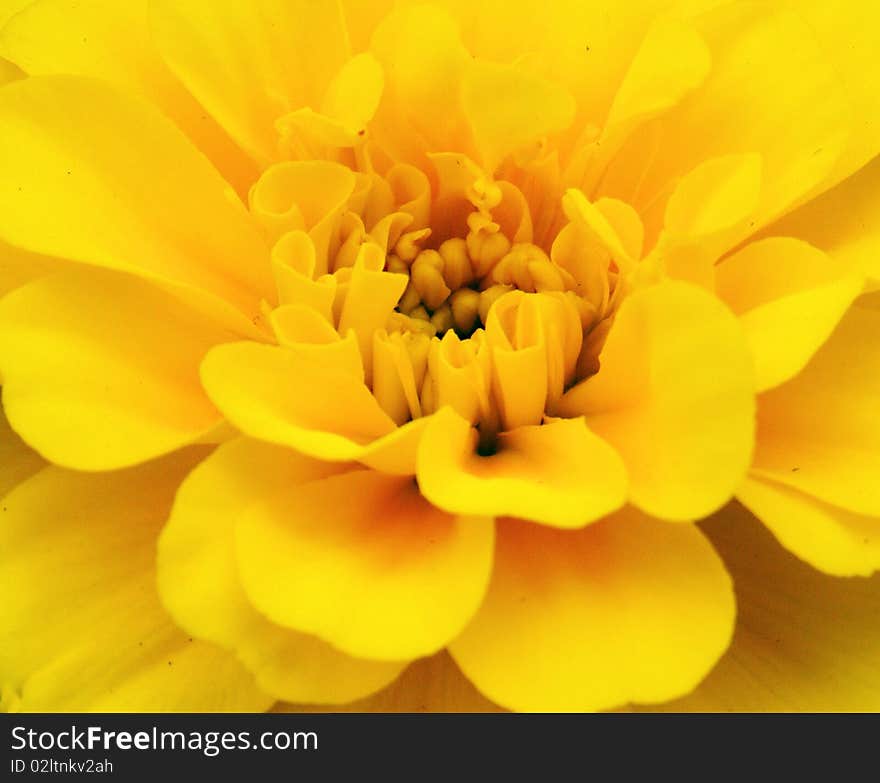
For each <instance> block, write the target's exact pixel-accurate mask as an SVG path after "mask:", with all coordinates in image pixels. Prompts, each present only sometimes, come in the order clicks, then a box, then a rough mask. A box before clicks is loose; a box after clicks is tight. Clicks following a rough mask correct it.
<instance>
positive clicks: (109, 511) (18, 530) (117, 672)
mask: <svg viewBox="0 0 880 783" xmlns="http://www.w3.org/2000/svg"><path fill="white" fill-rule="evenodd" d="M203 453H204V451H203V450H201V449H200V450H190V451H187V452H179V453H177V454H175V455H174V456H172V457H169V458H167V459H164V460H160V461H156V462H152V463H150V464H148V465H143V466H139V467H137V468H132V469H129V470H126V471H124V472H114V473H108V474H96V475H86V474H82V473H72V472H68V471H65V470H63V469H61V468H55V467H50V468H46V469H45V470H43V471H41V472H40V473H38V474H37V475H35V476H33V477H32V478H30V479H29V480H28V481H26V482H25V483H24V484H21V485H19V487H18V488H16V489H15V490H13V492H12V493H10V494H9V495H8V496H7V497H6V499H5V500H4V501H3V506H4V513H3V525H2V527H0V551H2V552H3V556H2V560H0V589H2V592H3V601H2V604H0V680H2V682H4V683H5V684H6V685H8V686H9V687H10V688H11V689H14V690H15V692H16V693H17V698H15V705H14V706H15V707H17V708H18V709H21V710H24V711H37V712H47V711H49V712H79V711H97V712H128V711H136V712H167V711H186V712H207V711H233V712H241V711H254V710H262V709H266V708H267V707H268V706H269V705H270V704H271V702H272V699H271V697H269V696H266V695H265V694H264V693H262V692H260V691H259V690H258V689H257V688H256V686H255V685H254V682H253V679H252V677H251V676H250V675H249V674H248V673H247V672H246V671H245V670H244V669H243V668H242V667H241V666H240V665H239V664H238V663H237V662H236V661H235V660H234V658H233V657H232V656H230V655H228V654H226V653H224V652H223V651H222V650H220V649H218V648H216V647H213V646H212V645H209V644H206V643H204V642H198V641H193V640H192V639H189V638H188V637H187V636H186V634H184V633H183V632H182V631H180V630H178V629H177V627H176V626H175V625H174V624H173V623H172V622H171V620H170V618H169V617H168V616H167V614H166V613H165V612H164V610H163V609H162V607H161V606H160V604H159V601H158V598H157V595H156V587H155V581H154V580H155V568H154V557H155V554H154V551H155V550H154V546H155V539H156V535H157V534H158V531H159V527H160V526H161V524H162V521H163V520H164V519H165V516H166V514H167V513H168V508H169V506H170V505H171V499H172V497H173V495H174V491H175V490H176V488H177V484H178V483H179V481H180V480H181V478H182V477H183V476H184V475H185V473H186V471H187V470H188V469H189V468H190V467H191V466H192V465H193V463H194V462H195V461H196V460H197V459H198V458H199V457H200V456H202V455H203ZM120 521H124V524H120Z"/></svg>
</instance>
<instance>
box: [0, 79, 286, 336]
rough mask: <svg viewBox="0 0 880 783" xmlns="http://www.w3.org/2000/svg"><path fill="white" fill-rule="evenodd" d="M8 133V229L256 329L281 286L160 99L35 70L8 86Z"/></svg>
mask: <svg viewBox="0 0 880 783" xmlns="http://www.w3.org/2000/svg"><path fill="white" fill-rule="evenodd" d="M96 118H100V121H97V120H96ZM0 135H2V138H3V145H2V147H0V169H2V171H3V177H2V179H0V238H2V239H4V240H6V241H7V242H9V243H10V244H13V245H16V246H18V247H21V248H23V249H25V250H29V251H31V252H35V253H43V254H46V255H50V256H59V257H61V258H70V259H73V260H75V261H81V262H85V263H89V264H95V265H98V266H105V267H110V268H114V269H121V270H125V271H130V272H134V273H137V274H141V275H143V276H146V277H148V278H151V279H154V280H159V281H161V282H164V283H166V284H169V285H173V286H175V287H176V288H178V289H180V290H185V291H186V292H187V295H189V296H192V297H196V298H197V301H198V302H199V303H200V304H202V305H204V306H207V305H208V303H210V306H211V307H212V309H213V310H214V311H215V312H216V313H217V314H219V315H222V316H223V317H225V318H226V320H227V322H228V323H230V324H234V325H235V327H236V328H237V329H239V330H241V331H242V332H244V333H248V334H253V333H254V332H255V329H254V326H253V324H252V323H251V319H253V318H254V317H255V316H257V315H259V313H260V308H259V302H260V299H261V298H263V297H265V298H268V299H271V298H272V292H273V290H274V288H273V283H272V279H271V270H270V266H269V262H268V249H267V248H266V246H265V244H264V241H263V238H262V236H261V235H260V233H259V231H258V230H257V228H256V226H255V225H254V224H253V223H252V221H251V219H250V216H249V215H248V214H247V212H246V210H245V208H244V206H243V205H242V203H241V202H240V200H239V199H238V197H237V196H236V195H235V193H234V192H233V190H232V188H231V187H230V186H229V185H228V183H226V182H225V181H224V180H223V179H222V178H221V177H220V175H219V174H218V173H217V171H216V170H215V169H214V168H213V167H212V166H211V165H210V163H209V162H208V161H207V160H206V159H205V158H204V157H203V156H202V155H201V154H200V153H199V152H198V150H196V149H195V148H194V147H193V146H192V144H191V143H190V142H189V140H188V139H187V138H186V137H185V136H184V135H183V134H182V133H181V132H180V131H179V130H178V129H177V128H176V127H175V126H174V125H173V124H172V123H171V122H170V121H169V120H168V119H167V118H165V117H163V116H162V115H161V114H160V113H159V112H158V111H157V110H156V109H155V108H154V107H152V106H150V105H149V104H148V103H147V102H146V101H143V100H142V99H140V98H136V97H134V96H130V95H126V94H124V93H122V92H120V91H119V90H117V89H116V88H114V87H111V86H109V85H107V84H105V83H102V82H99V81H96V80H92V79H87V78H84V77H77V76H42V77H32V78H30V79H22V80H20V81H17V82H13V83H12V84H9V85H7V86H6V87H4V88H3V89H2V90H0Z"/></svg>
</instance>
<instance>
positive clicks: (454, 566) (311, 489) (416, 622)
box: [236, 470, 494, 661]
mask: <svg viewBox="0 0 880 783" xmlns="http://www.w3.org/2000/svg"><path fill="white" fill-rule="evenodd" d="M493 541H494V527H493V523H492V520H491V519H489V518H481V517H453V516H451V515H449V514H446V513H444V512H443V511H440V510H439V509H436V508H433V507H432V506H431V505H430V504H429V503H428V502H427V501H425V500H424V499H423V498H422V496H421V495H420V494H419V491H418V488H417V487H416V485H415V483H414V482H413V481H412V479H409V478H398V477H392V476H385V475H382V474H380V473H376V472H374V471H369V470H358V471H353V472H349V473H344V474H341V475H337V476H331V477H329V478H325V479H318V480H315V481H311V482H308V483H306V484H301V485H299V486H297V487H295V488H293V490H292V491H281V492H279V493H276V494H275V495H274V496H272V497H270V498H263V499H262V500H261V501H259V502H257V503H255V504H254V505H252V506H250V507H249V508H248V510H247V511H246V512H245V513H244V515H243V516H242V517H241V519H239V521H238V524H237V527H236V551H237V555H238V565H239V572H240V574H241V579H242V584H243V585H244V589H245V592H246V593H247V595H248V597H249V598H250V600H251V601H252V602H253V604H254V605H255V606H256V607H257V608H258V609H259V610H260V611H261V612H262V613H263V614H265V615H266V616H267V617H269V619H271V620H272V621H273V622H276V623H278V624H279V625H283V626H285V627H289V628H294V629H296V630H299V631H302V632H305V633H312V634H315V635H316V636H318V637H319V638H321V639H324V640H326V641H328V642H330V643H331V644H332V645H334V646H335V647H337V648H339V649H340V650H343V651H345V652H347V653H348V654H350V655H356V656H360V657H365V658H373V659H380V660H392V661H395V660H396V661H399V660H407V659H410V658H413V657H416V656H419V655H425V654H430V653H434V652H436V651H437V650H439V649H441V648H442V647H444V646H445V644H446V643H447V642H448V641H449V640H450V639H452V638H454V637H455V636H456V635H457V634H458V633H459V632H460V631H461V629H462V628H463V627H464V625H465V624H466V623H467V621H468V620H469V619H470V618H471V617H472V616H473V614H474V612H475V611H476V609H477V607H478V606H479V604H480V601H481V600H482V598H483V594H484V592H485V589H486V585H487V583H488V581H489V573H490V571H491V568H492V546H493ZM328 575H332V578H330V577H328Z"/></svg>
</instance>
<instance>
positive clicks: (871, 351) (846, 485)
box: [753, 304, 880, 516]
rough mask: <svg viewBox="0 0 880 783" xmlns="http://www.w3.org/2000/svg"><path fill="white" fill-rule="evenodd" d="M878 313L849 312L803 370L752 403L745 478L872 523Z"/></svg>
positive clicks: (878, 467) (878, 510)
mask: <svg viewBox="0 0 880 783" xmlns="http://www.w3.org/2000/svg"><path fill="white" fill-rule="evenodd" d="M878 403H880V311H877V310H872V309H869V308H866V307H861V306H859V305H858V304H856V305H855V306H853V307H851V308H850V309H849V311H848V313H847V314H846V315H845V316H844V318H843V320H842V321H841V322H840V324H839V325H838V327H837V329H836V330H835V332H834V334H832V336H831V338H830V339H829V340H828V342H826V343H825V345H823V346H822V348H821V349H819V352H818V353H817V354H816V355H815V356H814V357H813V359H812V361H811V362H810V363H809V364H808V365H807V366H806V368H805V369H804V370H803V371H802V372H801V373H800V374H799V375H797V376H796V377H795V378H794V379H793V380H791V381H789V382H788V383H786V384H784V385H782V386H779V387H777V388H776V389H773V390H771V391H769V392H766V393H765V394H762V395H761V396H760V397H759V399H758V435H757V444H758V447H757V450H756V452H755V459H754V466H753V471H754V474H755V475H756V476H759V477H761V478H766V479H771V480H773V481H778V482H780V483H782V484H785V485H787V486H790V487H793V488H795V489H798V490H800V491H801V492H806V493H807V494H809V495H812V496H813V497H815V498H818V499H819V500H822V501H824V502H825V503H830V504H832V505H835V506H840V507H841V508H844V509H847V510H848V511H852V512H853V513H856V514H868V515H871V516H880V482H878V481H877V476H878V475H880V417H878V415H877V410H878Z"/></svg>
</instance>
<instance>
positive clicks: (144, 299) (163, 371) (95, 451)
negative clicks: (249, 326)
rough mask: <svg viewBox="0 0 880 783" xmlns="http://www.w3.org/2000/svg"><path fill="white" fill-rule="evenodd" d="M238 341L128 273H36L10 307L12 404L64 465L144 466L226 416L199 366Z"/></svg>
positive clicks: (7, 375)
mask: <svg viewBox="0 0 880 783" xmlns="http://www.w3.org/2000/svg"><path fill="white" fill-rule="evenodd" d="M157 314H158V315H161V317H158V318H157ZM227 338H228V334H227V333H226V332H225V331H224V330H222V329H220V328H219V327H216V326H212V325H211V324H210V323H208V322H206V321H204V320H202V319H201V318H200V317H199V316H197V315H195V314H194V313H193V312H192V311H191V310H190V309H189V308H187V307H186V306H185V305H183V304H182V303H180V302H179V301H177V300H176V299H175V298H174V297H172V296H171V295H169V294H167V293H165V292H163V291H160V290H159V289H157V288H155V287H153V286H151V285H149V284H148V283H145V282H144V281H142V280H138V279H137V278H133V277H129V276H127V275H122V274H120V273H118V272H110V271H108V270H101V269H94V268H83V267H80V268H76V269H73V270H71V271H69V272H63V273H60V274H58V275H54V276H51V277H47V278H43V279H41V280H36V281H34V282H32V283H29V284H28V285H26V286H24V287H23V288H19V289H18V290H16V291H13V292H12V293H11V294H9V295H7V296H6V297H4V298H3V300H2V302H0V369H2V373H3V379H4V387H3V406H4V408H5V410H6V415H7V416H8V417H9V420H10V422H11V424H12V426H13V428H14V429H15V430H16V432H18V433H19V434H20V435H21V436H22V437H23V438H24V439H25V441H27V443H28V444H29V445H30V446H32V447H33V448H35V449H36V450H37V451H39V452H40V453H41V454H42V455H43V456H45V457H46V458H47V459H49V460H50V461H52V462H55V463H56V464H59V465H64V466H67V467H72V468H77V469H80V470H111V469H113V468H119V467H124V466H127V465H132V464H135V463H137V462H141V461H143V460H146V459H151V458H153V457H155V456H158V455H160V454H164V453H166V452H169V451H172V450H174V449H176V448H179V447H180V446H182V445H185V444H187V443H192V442H193V441H194V440H197V439H198V438H199V437H201V436H202V435H204V434H205V433H206V432H207V431H208V430H210V429H211V428H212V427H214V426H216V425H217V424H218V423H219V422H220V421H221V416H220V414H219V413H218V412H217V410H216V408H214V406H213V405H212V404H211V401H210V400H209V399H208V398H207V397H206V396H205V393H204V391H203V390H202V387H201V385H200V383H199V376H198V368H199V362H200V361H201V359H202V356H204V354H205V352H206V351H207V350H208V349H209V348H210V347H211V346H212V345H215V344H216V343H218V342H220V341H222V340H224V339H227Z"/></svg>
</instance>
